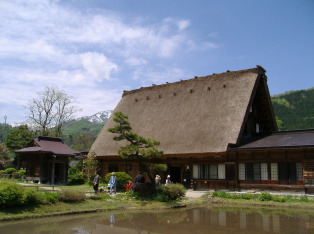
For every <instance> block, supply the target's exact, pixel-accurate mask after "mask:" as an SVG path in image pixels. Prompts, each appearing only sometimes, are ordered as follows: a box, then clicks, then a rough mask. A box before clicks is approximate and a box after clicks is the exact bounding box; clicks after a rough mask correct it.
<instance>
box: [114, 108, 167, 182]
mask: <svg viewBox="0 0 314 234" xmlns="http://www.w3.org/2000/svg"><path fill="white" fill-rule="evenodd" d="M113 121H114V122H116V125H115V126H114V127H113V128H108V131H109V132H111V133H115V134H117V135H116V136H114V137H113V140H115V141H122V140H126V141H128V143H129V144H128V145H126V146H122V147H120V149H119V150H118V154H119V155H120V156H121V157H122V158H125V159H133V160H137V161H144V160H145V159H155V160H156V159H162V158H163V157H164V153H163V152H162V151H159V150H158V149H156V148H155V146H158V145H160V142H159V141H156V140H152V139H149V138H144V137H142V136H139V135H138V134H136V133H134V132H132V128H131V125H130V123H129V121H128V116H127V115H125V114H123V113H122V112H116V113H114V118H113ZM142 166H143V169H144V170H145V171H146V172H147V174H148V176H149V178H150V180H151V182H153V181H154V178H153V177H152V173H151V171H150V168H148V167H147V166H146V165H145V164H143V165H142Z"/></svg>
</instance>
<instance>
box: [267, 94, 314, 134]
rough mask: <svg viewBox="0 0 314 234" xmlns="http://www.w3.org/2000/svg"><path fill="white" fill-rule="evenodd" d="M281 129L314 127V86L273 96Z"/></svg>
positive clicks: (273, 103)
mask: <svg viewBox="0 0 314 234" xmlns="http://www.w3.org/2000/svg"><path fill="white" fill-rule="evenodd" d="M271 100H272V105H273V108H274V112H275V116H276V120H277V124H278V128H279V130H293V129H308V128H314V108H313V106H314V88H311V89H307V90H298V91H290V92H286V93H283V94H279V95H276V96H273V97H272V98H271Z"/></svg>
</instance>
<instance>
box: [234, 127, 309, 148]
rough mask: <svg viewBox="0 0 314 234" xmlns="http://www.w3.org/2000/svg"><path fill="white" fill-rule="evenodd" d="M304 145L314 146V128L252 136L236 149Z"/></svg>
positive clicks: (298, 146)
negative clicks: (250, 139)
mask: <svg viewBox="0 0 314 234" xmlns="http://www.w3.org/2000/svg"><path fill="white" fill-rule="evenodd" d="M303 147H314V129H308V130H295V131H279V132H273V133H272V134H270V135H268V136H259V137H256V138H252V141H250V142H246V143H242V144H241V145H240V146H238V147H236V148H235V149H234V150H241V149H244V150H245V149H261V148H303Z"/></svg>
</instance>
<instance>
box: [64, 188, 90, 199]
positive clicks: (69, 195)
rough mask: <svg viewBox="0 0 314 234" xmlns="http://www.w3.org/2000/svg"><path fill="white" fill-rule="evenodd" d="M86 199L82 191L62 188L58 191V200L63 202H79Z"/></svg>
mask: <svg viewBox="0 0 314 234" xmlns="http://www.w3.org/2000/svg"><path fill="white" fill-rule="evenodd" d="M85 199H86V196H85V194H84V193H81V192H77V191H73V190H70V189H63V190H62V192H61V193H60V197H59V200H60V201H63V202H81V201H84V200H85Z"/></svg>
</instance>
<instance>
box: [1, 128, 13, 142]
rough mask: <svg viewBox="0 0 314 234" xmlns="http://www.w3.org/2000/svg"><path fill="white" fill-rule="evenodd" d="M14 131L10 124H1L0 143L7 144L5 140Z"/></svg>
mask: <svg viewBox="0 0 314 234" xmlns="http://www.w3.org/2000/svg"><path fill="white" fill-rule="evenodd" d="M11 129H12V126H11V125H9V124H0V143H2V142H5V139H6V137H7V135H8V133H9V132H10V130H11Z"/></svg>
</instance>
